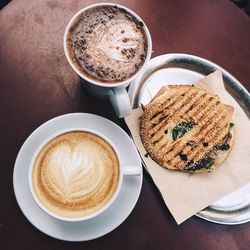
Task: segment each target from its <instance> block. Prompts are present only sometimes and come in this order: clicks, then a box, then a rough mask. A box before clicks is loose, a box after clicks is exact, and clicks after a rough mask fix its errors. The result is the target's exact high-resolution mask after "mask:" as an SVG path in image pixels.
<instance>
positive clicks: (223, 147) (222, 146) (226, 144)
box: [215, 122, 234, 151]
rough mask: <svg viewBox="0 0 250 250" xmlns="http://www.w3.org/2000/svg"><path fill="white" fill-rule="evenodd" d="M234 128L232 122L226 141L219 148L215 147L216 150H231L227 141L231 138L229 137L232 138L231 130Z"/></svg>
mask: <svg viewBox="0 0 250 250" xmlns="http://www.w3.org/2000/svg"><path fill="white" fill-rule="evenodd" d="M233 126H234V123H232V122H230V125H229V130H228V133H227V136H226V138H225V141H224V142H223V143H222V144H220V145H217V146H216V147H215V149H216V150H222V151H226V150H228V149H229V148H230V145H229V144H228V143H227V140H228V138H229V136H230V130H231V128H232V127H233Z"/></svg>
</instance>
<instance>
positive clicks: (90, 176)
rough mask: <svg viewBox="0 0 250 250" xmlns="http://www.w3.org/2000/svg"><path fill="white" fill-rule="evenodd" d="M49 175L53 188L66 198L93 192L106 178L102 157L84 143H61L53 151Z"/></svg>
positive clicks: (49, 162)
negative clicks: (74, 145) (73, 145)
mask: <svg viewBox="0 0 250 250" xmlns="http://www.w3.org/2000/svg"><path fill="white" fill-rule="evenodd" d="M48 176H49V178H50V179H49V181H50V183H51V185H52V186H53V188H54V189H55V190H57V192H58V194H59V195H60V196H61V197H63V198H64V199H65V200H70V199H74V198H77V197H81V196H84V195H85V194H87V193H90V192H92V191H93V190H95V188H96V187H97V186H98V184H99V183H100V182H101V180H102V178H104V176H105V175H104V166H103V163H102V161H101V159H100V158H99V157H98V156H96V155H93V153H91V151H90V150H89V149H88V148H86V147H84V146H83V145H77V146H76V147H74V148H71V147H70V146H69V145H60V146H58V147H57V148H55V150H54V151H53V152H52V153H51V158H50V160H49V161H48Z"/></svg>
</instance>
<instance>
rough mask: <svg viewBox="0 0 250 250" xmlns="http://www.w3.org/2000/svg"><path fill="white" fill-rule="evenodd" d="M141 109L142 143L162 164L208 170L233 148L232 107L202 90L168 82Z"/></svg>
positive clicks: (166, 166) (224, 157)
mask: <svg viewBox="0 0 250 250" xmlns="http://www.w3.org/2000/svg"><path fill="white" fill-rule="evenodd" d="M142 108H143V115H142V117H141V121H140V135H141V139H142V143H143V145H144V147H145V149H146V150H147V152H148V154H149V155H150V157H151V158H152V159H153V160H154V161H156V162H157V163H158V164H160V165H161V166H162V167H165V168H168V169H172V170H179V171H185V172H191V173H194V172H195V173H196V172H209V171H211V170H213V169H214V168H215V167H216V166H219V165H220V164H221V163H222V162H223V161H224V160H225V159H226V158H227V156H228V155H229V154H230V152H231V150H232V146H233V142H234V139H235V129H234V124H233V123H232V114H233V110H234V109H233V107H232V106H229V105H225V104H223V103H222V102H221V101H220V99H219V97H218V96H216V95H214V94H211V93H210V92H208V91H206V90H204V89H201V88H198V87H195V86H190V85H181V86H176V85H170V86H168V87H165V88H164V89H162V90H161V91H160V92H159V95H158V96H156V97H155V98H154V99H153V100H152V101H151V102H150V103H149V104H148V105H147V106H143V107H142Z"/></svg>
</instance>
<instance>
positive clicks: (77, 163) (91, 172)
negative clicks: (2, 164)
mask: <svg viewBox="0 0 250 250" xmlns="http://www.w3.org/2000/svg"><path fill="white" fill-rule="evenodd" d="M119 169H120V167H119V160H118V158H117V155H116V153H115V151H114V149H113V148H112V147H111V145H110V144H109V143H108V142H107V141H106V140H104V139H103V138H101V137H99V136H98V135H96V134H93V133H90V132H86V131H71V132H67V133H64V134H61V135H59V136H57V137H55V138H54V139H52V140H51V141H50V142H48V143H47V144H46V145H45V146H44V147H43V148H42V150H41V151H40V152H39V154H38V156H37V157H36V159H35V161H34V165H33V169H32V186H33V190H34V193H35V195H36V197H37V199H38V200H39V201H40V202H41V204H42V205H43V206H45V207H46V208H47V209H48V210H50V211H52V212H53V213H55V214H57V215H59V216H63V217H68V218H79V217H84V216H87V215H90V214H92V213H95V212H97V211H98V210H99V209H100V208H102V207H104V206H105V205H106V204H107V203H108V202H109V201H110V200H111V199H112V197H113V196H114V194H115V192H116V190H117V187H118V183H119V180H120V170H119Z"/></svg>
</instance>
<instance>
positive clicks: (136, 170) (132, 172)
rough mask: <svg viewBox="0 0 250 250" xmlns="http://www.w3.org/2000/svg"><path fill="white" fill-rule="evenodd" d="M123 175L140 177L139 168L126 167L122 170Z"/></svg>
mask: <svg viewBox="0 0 250 250" xmlns="http://www.w3.org/2000/svg"><path fill="white" fill-rule="evenodd" d="M123 174H124V175H127V176H130V175H136V176H138V175H141V174H142V173H141V168H139V167H137V166H126V167H124V168H123Z"/></svg>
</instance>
